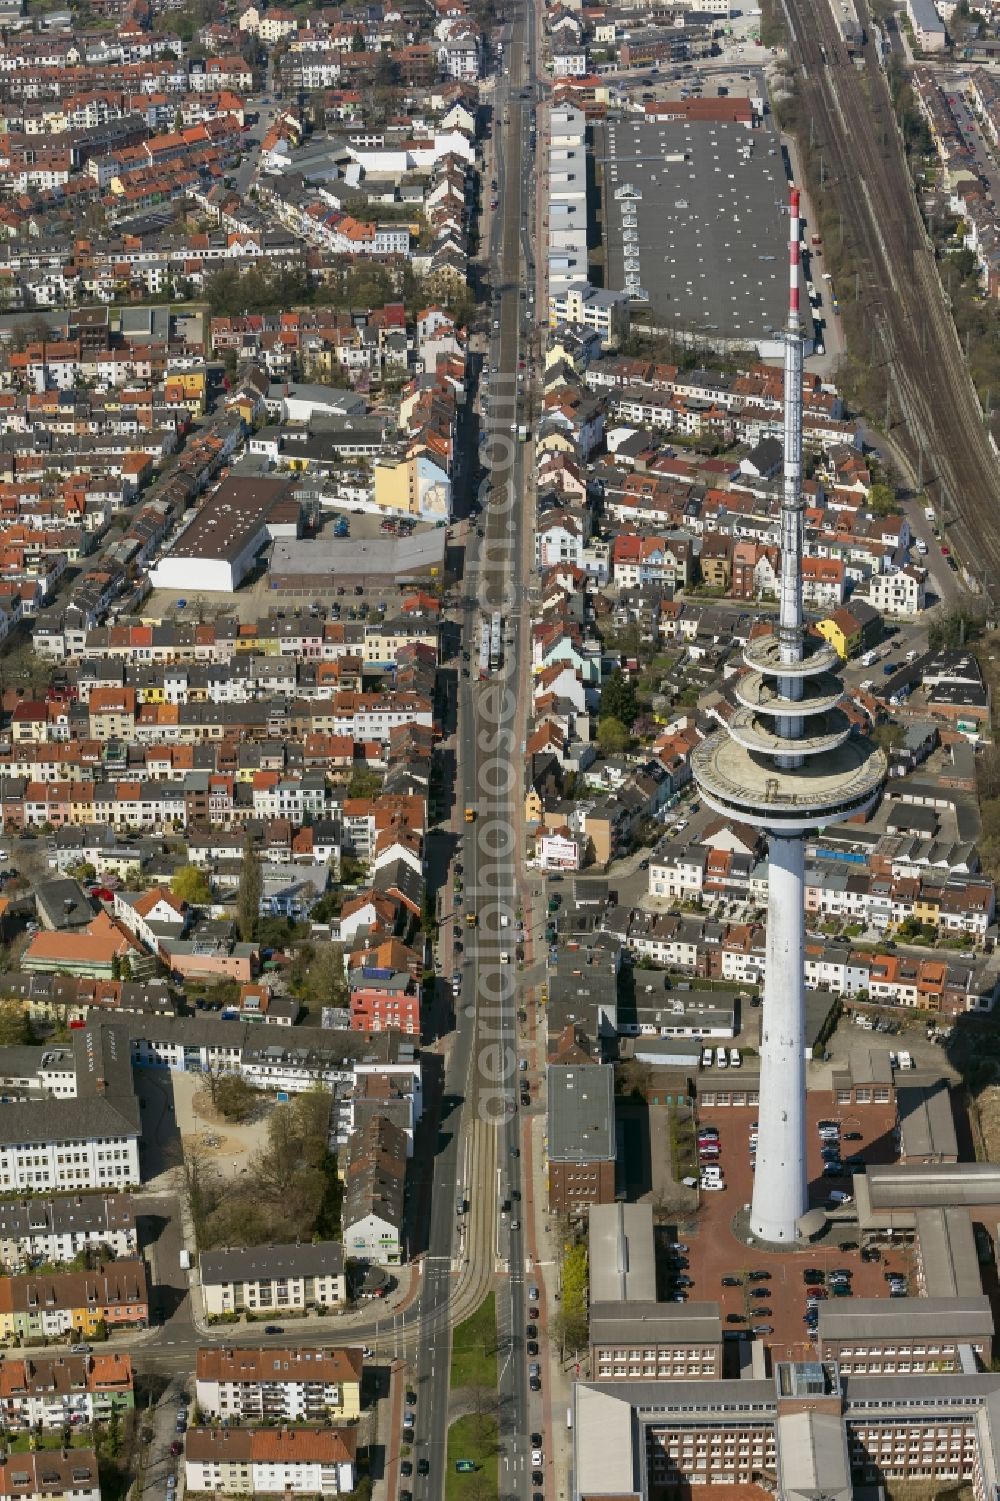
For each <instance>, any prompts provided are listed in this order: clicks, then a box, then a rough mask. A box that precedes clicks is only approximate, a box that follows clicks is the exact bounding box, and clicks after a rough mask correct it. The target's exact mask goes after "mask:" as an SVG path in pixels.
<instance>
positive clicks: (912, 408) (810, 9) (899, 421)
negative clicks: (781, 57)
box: [782, 0, 1000, 603]
mask: <svg viewBox="0 0 1000 1501" xmlns="http://www.w3.org/2000/svg"><path fill="white" fill-rule="evenodd" d="M782 3H783V5H784V8H785V14H786V17H787V19H788V22H789V34H790V38H791V51H792V56H793V60H794V61H795V62H796V64H797V65H798V68H799V74H800V77H799V90H800V95H801V98H802V100H803V103H804V104H805V106H806V109H805V111H804V115H805V116H808V117H810V118H811V119H812V120H813V121H814V125H813V134H814V137H815V139H816V140H817V141H818V142H820V143H821V146H820V147H819V148H818V149H821V150H822V153H823V157H824V162H825V168H826V170H825V174H824V176H825V182H826V187H825V192H826V194H827V195H828V199H827V201H828V202H830V203H832V206H833V207H834V208H835V209H836V210H837V211H838V212H840V213H841V214H842V215H843V222H844V226H845V236H847V237H848V238H849V240H850V241H851V243H852V248H853V253H854V260H855V264H856V267H857V270H858V271H859V273H860V279H861V280H860V294H861V296H862V297H864V298H865V300H866V305H867V308H868V310H869V317H868V323H869V326H870V328H871V329H872V343H871V345H870V351H871V357H873V358H874V359H875V360H876V362H878V363H880V364H882V365H884V366H885V367H886V369H887V380H888V385H889V391H890V396H889V403H890V410H891V418H892V424H893V439H894V441H895V442H896V444H897V445H898V446H899V447H900V448H901V449H902V451H903V452H904V453H905V454H906V455H907V457H908V459H909V462H910V466H911V468H912V471H913V474H914V475H918V474H920V475H922V478H923V483H924V486H925V488H926V490H927V492H928V495H929V496H930V498H931V500H932V502H933V504H934V506H935V509H936V510H937V512H938V515H939V517H940V518H941V519H942V522H943V524H944V526H945V527H946V529H947V533H948V540H949V542H951V543H952V545H953V547H954V548H955V550H956V551H957V553H958V555H959V557H960V559H961V561H962V563H963V564H964V565H965V568H966V570H967V572H968V574H969V576H970V577H971V578H973V579H975V580H976V582H977V584H978V587H979V588H980V589H982V590H983V592H984V593H985V594H986V595H987V596H988V597H989V598H991V599H994V600H996V601H997V602H998V603H1000V527H998V524H997V521H998V518H997V515H996V510H997V506H998V503H1000V462H998V459H997V455H996V453H995V452H994V450H993V448H992V446H991V444H990V441H989V437H988V434H987V431H986V427H985V424H984V422H983V419H982V412H981V408H980V406H979V402H978V398H977V396H976V392H975V389H974V387H973V384H972V380H971V377H970V375H969V372H968V369H967V367H966V364H965V360H964V357H963V355H962V350H961V347H960V345H959V341H958V336H957V333H956V331H955V326H954V323H953V321H952V318H951V314H950V311H949V308H948V305H947V302H946V299H945V294H944V289H943V288H942V286H941V282H940V278H939V276H938V270H937V266H936V264H935V260H934V254H933V250H932V247H931V244H930V241H929V240H928V238H927V235H926V233H925V230H924V226H923V223H922V221H921V217H920V211H919V207H918V205H917V202H916V198H915V195H914V192H913V187H912V185H911V182H910V177H909V171H908V168H907V164H906V161H905V158H904V155H903V150H902V145H901V143H900V139H899V135H898V132H897V129H896V124H895V117H894V114H893V109H892V103H891V100H890V97H889V90H888V85H887V82H886V79H885V75H884V74H883V72H882V69H881V67H880V65H879V62H878V58H877V56H876V53H875V49H874V47H873V44H872V41H871V18H870V15H869V13H868V8H867V5H866V3H865V0H857V9H858V16H859V20H860V22H861V25H862V26H863V27H864V33H865V38H866V40H865V44H864V47H863V49H862V53H861V57H862V59H863V67H862V66H859V65H858V64H857V63H856V62H855V61H854V60H853V59H852V58H851V57H850V56H849V55H848V53H847V51H846V49H845V47H844V45H843V43H842V40H841V37H840V33H839V30H838V27H837V24H836V20H835V17H834V13H833V11H832V9H831V0H782ZM853 353H854V354H855V355H856V356H859V357H863V354H864V352H863V351H859V350H855V351H853Z"/></svg>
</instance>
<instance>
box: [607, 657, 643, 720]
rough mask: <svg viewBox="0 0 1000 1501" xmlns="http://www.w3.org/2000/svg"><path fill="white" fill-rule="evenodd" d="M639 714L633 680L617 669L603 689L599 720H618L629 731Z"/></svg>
mask: <svg viewBox="0 0 1000 1501" xmlns="http://www.w3.org/2000/svg"><path fill="white" fill-rule="evenodd" d="M638 713H639V701H638V699H637V698H636V696H635V689H634V688H633V686H632V683H631V680H630V679H629V678H627V677H626V675H625V673H624V672H623V671H622V669H621V668H620V667H616V668H615V669H614V671H613V672H612V673H611V675H610V677H609V678H608V680H607V682H606V683H605V684H604V687H603V688H602V689H601V707H600V709H599V710H598V718H599V719H617V720H619V722H620V723H621V724H623V725H625V727H626V729H627V728H629V727H630V726H631V724H632V722H633V720H634V719H635V717H636V715H637V714H638Z"/></svg>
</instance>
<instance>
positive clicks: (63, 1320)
mask: <svg viewBox="0 0 1000 1501" xmlns="http://www.w3.org/2000/svg"><path fill="white" fill-rule="evenodd" d="M148 1323H149V1291H148V1287H147V1283H146V1267H145V1263H144V1262H142V1261H109V1262H104V1263H102V1264H101V1265H100V1266H98V1267H95V1268H94V1269H93V1271H87V1272H49V1273H41V1272H39V1273H31V1274H28V1275H25V1276H20V1277H3V1278H0V1339H11V1340H20V1341H22V1342H23V1343H25V1344H30V1343H32V1342H34V1341H37V1340H43V1339H57V1338H59V1337H60V1336H62V1335H72V1336H74V1338H77V1339H83V1338H90V1337H93V1336H95V1335H99V1334H101V1333H102V1332H105V1333H110V1332H112V1331H113V1330H115V1329H145V1328H146V1327H147V1325H148Z"/></svg>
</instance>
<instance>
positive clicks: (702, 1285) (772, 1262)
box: [678, 1090, 913, 1360]
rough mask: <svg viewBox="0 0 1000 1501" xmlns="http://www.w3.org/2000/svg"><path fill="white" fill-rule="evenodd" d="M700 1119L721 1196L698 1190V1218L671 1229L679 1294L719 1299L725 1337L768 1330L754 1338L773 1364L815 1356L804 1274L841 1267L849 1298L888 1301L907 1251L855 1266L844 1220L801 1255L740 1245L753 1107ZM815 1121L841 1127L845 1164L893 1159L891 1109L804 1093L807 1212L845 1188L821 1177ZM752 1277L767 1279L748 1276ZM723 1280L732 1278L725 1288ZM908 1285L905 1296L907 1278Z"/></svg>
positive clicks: (706, 1113) (850, 1230)
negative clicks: (891, 1278) (714, 1137)
mask: <svg viewBox="0 0 1000 1501" xmlns="http://www.w3.org/2000/svg"><path fill="white" fill-rule="evenodd" d="M698 1119H699V1127H700V1128H704V1127H705V1126H708V1127H714V1128H716V1129H717V1130H718V1133H719V1135H718V1141H719V1159H718V1160H719V1165H720V1166H721V1168H722V1173H723V1177H724V1180H725V1185H726V1186H725V1189H724V1190H723V1191H722V1192H702V1194H701V1206H700V1208H699V1211H698V1214H697V1216H696V1218H695V1219H693V1220H692V1221H691V1222H690V1223H688V1224H684V1225H682V1226H681V1227H680V1229H679V1232H678V1233H679V1238H680V1239H681V1240H682V1241H683V1242H685V1243H686V1244H688V1245H689V1256H688V1258H687V1259H688V1260H689V1262H690V1267H689V1268H688V1269H686V1271H685V1275H686V1276H688V1277H690V1278H691V1285H690V1286H689V1287H687V1288H685V1291H686V1292H687V1293H688V1296H689V1297H690V1298H691V1299H693V1300H698V1301H700V1300H702V1299H707V1300H710V1301H716V1300H717V1301H718V1302H719V1303H720V1306H721V1310H722V1320H723V1327H724V1329H725V1330H726V1332H727V1333H729V1334H730V1335H731V1336H736V1335H738V1334H739V1333H741V1332H742V1333H746V1332H748V1331H749V1330H751V1329H752V1328H754V1326H756V1327H758V1328H759V1329H761V1330H762V1331H763V1330H764V1329H766V1330H767V1332H766V1333H763V1332H762V1333H760V1334H759V1335H758V1338H760V1339H761V1340H763V1341H764V1342H765V1343H766V1344H767V1345H768V1346H769V1347H770V1350H771V1354H772V1358H773V1359H779V1360H780V1359H797V1360H803V1359H814V1358H815V1346H814V1344H813V1342H812V1340H811V1338H810V1335H809V1331H808V1328H807V1326H806V1324H805V1323H804V1317H805V1313H806V1296H807V1291H806V1284H805V1282H804V1280H803V1275H802V1274H803V1271H805V1270H807V1269H809V1270H813V1269H815V1270H817V1271H821V1272H823V1273H824V1277H826V1276H827V1274H829V1273H830V1272H831V1271H836V1270H840V1269H843V1270H845V1271H847V1272H849V1273H850V1277H849V1279H848V1281H849V1286H850V1295H851V1296H856V1297H863V1298H877V1297H888V1295H889V1284H888V1282H887V1281H886V1277H885V1273H886V1271H896V1272H900V1273H902V1274H903V1275H904V1276H905V1275H908V1274H909V1273H910V1271H911V1267H910V1255H911V1253H910V1251H909V1249H908V1248H907V1247H898V1248H896V1247H894V1248H893V1249H891V1250H888V1249H886V1250H884V1251H883V1252H882V1253H881V1259H880V1260H879V1261H878V1262H874V1261H873V1262H869V1261H863V1260H862V1258H861V1255H860V1251H859V1250H858V1249H845V1248H844V1247H845V1245H847V1246H853V1247H857V1246H858V1235H857V1226H856V1225H855V1224H854V1223H853V1222H852V1221H851V1220H850V1219H849V1218H847V1217H846V1216H845V1218H844V1219H843V1220H839V1221H837V1222H834V1223H832V1224H831V1225H829V1226H828V1228H827V1230H826V1232H825V1234H824V1235H823V1237H822V1239H821V1240H820V1241H818V1242H817V1243H816V1244H814V1245H812V1246H809V1247H807V1248H806V1249H804V1250H802V1251H789V1252H786V1253H783V1252H772V1251H763V1250H759V1249H756V1248H754V1247H752V1246H748V1245H746V1244H745V1243H744V1241H743V1240H742V1239H740V1237H739V1236H738V1235H737V1234H736V1233H735V1221H736V1218H737V1216H738V1215H739V1214H740V1212H741V1211H742V1210H744V1208H745V1206H748V1205H749V1203H750V1200H751V1196H752V1193H753V1181H754V1171H753V1166H752V1163H751V1155H750V1130H751V1126H752V1125H753V1124H754V1122H755V1121H756V1119H757V1111H756V1107H755V1106H736V1107H733V1106H729V1107H723V1106H716V1107H713V1108H712V1109H705V1110H703V1111H701V1112H700V1114H699V1117H698ZM820 1120H836V1121H839V1124H840V1127H841V1133H842V1138H841V1151H842V1154H843V1160H844V1161H845V1163H846V1161H847V1159H848V1157H852V1156H857V1157H858V1158H860V1159H861V1160H862V1161H863V1162H864V1163H866V1164H867V1163H876V1162H892V1161H894V1160H895V1159H896V1156H897V1148H896V1143H895V1140H894V1137H893V1127H894V1125H895V1111H894V1108H893V1107H892V1106H887V1105H872V1106H850V1107H845V1108H844V1109H843V1111H842V1112H838V1109H837V1107H836V1105H835V1103H834V1098H833V1095H832V1094H830V1093H828V1092H827V1091H825V1090H824V1091H811V1092H810V1094H809V1096H808V1099H807V1128H806V1129H807V1149H808V1170H809V1200H810V1205H811V1206H814V1205H822V1204H824V1203H825V1202H826V1199H827V1196H828V1194H829V1191H830V1190H831V1189H832V1188H836V1189H839V1190H841V1191H845V1192H850V1188H851V1179H850V1176H848V1177H846V1178H836V1179H831V1178H826V1177H824V1176H823V1158H822V1155H821V1150H822V1145H823V1144H822V1142H821V1139H820V1135H819V1131H818V1129H817V1122H818V1121H820ZM856 1138H860V1139H856ZM752 1272H758V1273H760V1274H763V1273H767V1275H766V1276H763V1275H760V1276H759V1277H758V1278H752V1277H750V1276H749V1274H750V1273H752ZM724 1277H729V1278H735V1279H737V1280H736V1282H735V1283H732V1282H731V1283H723V1278H724ZM909 1285H910V1289H911V1291H912V1290H913V1281H912V1278H911V1279H910V1284H909ZM764 1294H773V1296H765V1295H764ZM831 1295H832V1292H831ZM731 1343H735V1341H734V1340H732V1341H731Z"/></svg>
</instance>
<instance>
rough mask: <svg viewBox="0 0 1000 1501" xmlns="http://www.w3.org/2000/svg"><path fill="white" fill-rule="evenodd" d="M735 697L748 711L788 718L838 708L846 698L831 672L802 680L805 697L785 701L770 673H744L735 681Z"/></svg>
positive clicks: (842, 688)
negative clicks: (780, 715)
mask: <svg viewBox="0 0 1000 1501" xmlns="http://www.w3.org/2000/svg"><path fill="white" fill-rule="evenodd" d="M735 691H736V697H737V699H738V700H739V702H740V703H741V704H742V705H743V707H744V708H746V709H753V710H754V711H755V712H756V713H758V714H773V715H776V716H777V715H779V714H783V715H786V716H789V717H794V716H801V715H805V714H822V713H824V712H825V711H826V710H827V709H835V708H836V706H837V705H838V704H839V703H840V700H841V699H842V698H843V696H844V687H843V684H842V683H841V681H840V679H839V678H837V677H835V676H834V674H833V673H832V672H824V673H817V674H815V675H814V676H809V677H806V678H804V679H803V680H802V697H801V698H785V697H784V696H783V695H782V694H781V693H779V692H778V684H777V682H775V681H774V679H773V678H772V677H771V674H770V673H763V672H745V673H743V675H742V676H741V677H739V678H737V680H736V690H735Z"/></svg>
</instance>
